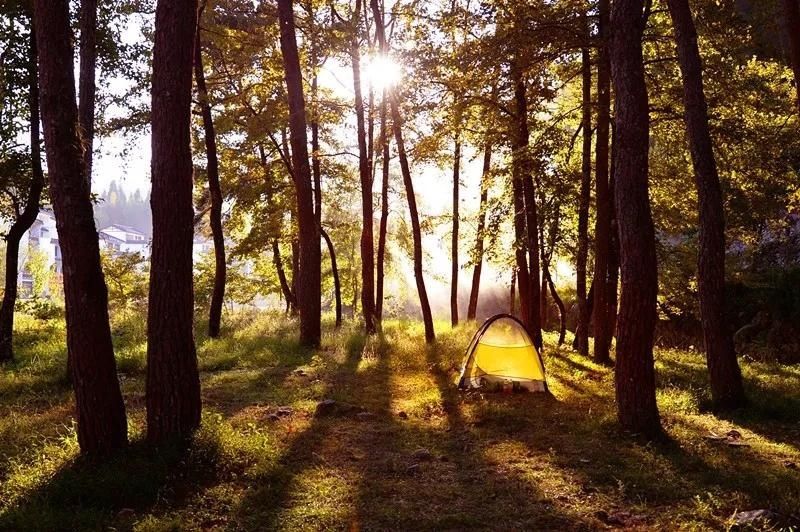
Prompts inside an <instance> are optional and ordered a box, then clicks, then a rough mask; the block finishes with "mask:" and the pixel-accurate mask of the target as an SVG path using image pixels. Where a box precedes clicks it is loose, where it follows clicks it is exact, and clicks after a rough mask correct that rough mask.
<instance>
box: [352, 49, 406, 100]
mask: <svg viewBox="0 0 800 532" xmlns="http://www.w3.org/2000/svg"><path fill="white" fill-rule="evenodd" d="M362 68H363V72H364V82H366V83H367V84H370V85H372V88H373V89H375V90H376V91H378V92H380V91H382V90H383V89H390V88H392V87H394V86H395V85H397V84H398V83H399V82H400V79H401V78H402V77H403V67H402V66H401V65H400V64H399V63H398V62H397V61H395V60H394V59H392V58H391V57H389V56H385V55H375V56H372V57H369V58H367V59H366V61H365V63H364V66H363V67H362Z"/></svg>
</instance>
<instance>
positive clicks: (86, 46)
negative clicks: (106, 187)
mask: <svg viewBox="0 0 800 532" xmlns="http://www.w3.org/2000/svg"><path fill="white" fill-rule="evenodd" d="M78 24H79V27H80V37H81V39H80V49H79V55H80V75H79V79H78V119H79V122H80V130H81V141H82V144H83V164H84V165H85V166H86V179H87V180H88V181H89V185H90V186H89V189H90V190H91V183H92V156H93V151H94V100H95V95H96V92H97V88H96V86H95V72H96V70H97V36H96V31H97V0H81V6H80V20H79V22H78Z"/></svg>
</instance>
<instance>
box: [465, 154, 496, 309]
mask: <svg viewBox="0 0 800 532" xmlns="http://www.w3.org/2000/svg"><path fill="white" fill-rule="evenodd" d="M491 169H492V143H491V142H490V141H488V140H487V141H486V143H485V144H484V147H483V170H482V171H481V199H480V205H479V206H478V232H477V234H476V236H475V267H474V268H473V270H472V290H470V293H469V306H468V307H467V319H468V320H474V319H475V316H476V314H477V312H478V293H479V291H480V287H481V270H482V268H483V233H484V232H485V231H486V202H487V201H488V199H489V172H491Z"/></svg>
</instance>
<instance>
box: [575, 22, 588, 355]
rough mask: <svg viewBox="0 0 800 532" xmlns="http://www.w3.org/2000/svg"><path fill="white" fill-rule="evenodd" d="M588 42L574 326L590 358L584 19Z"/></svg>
mask: <svg viewBox="0 0 800 532" xmlns="http://www.w3.org/2000/svg"><path fill="white" fill-rule="evenodd" d="M583 19H584V20H583V25H584V26H585V30H586V33H585V35H584V39H585V40H586V41H587V42H586V43H585V46H584V47H583V48H582V49H581V77H582V80H583V84H582V86H583V91H582V107H583V109H582V117H581V129H582V132H583V149H582V152H581V153H582V158H581V187H580V198H579V200H578V251H577V255H576V258H575V263H576V265H575V270H576V275H577V285H576V299H577V303H578V322H577V324H576V326H575V345H576V348H577V350H578V353H580V354H581V355H583V356H589V320H590V319H591V314H590V312H589V301H588V300H587V296H586V262H587V259H588V255H589V204H590V202H591V184H592V90H591V87H592V63H591V57H590V55H589V46H588V40H589V34H588V33H589V26H588V22H587V21H586V20H585V19H586V17H585V16H584V17H583Z"/></svg>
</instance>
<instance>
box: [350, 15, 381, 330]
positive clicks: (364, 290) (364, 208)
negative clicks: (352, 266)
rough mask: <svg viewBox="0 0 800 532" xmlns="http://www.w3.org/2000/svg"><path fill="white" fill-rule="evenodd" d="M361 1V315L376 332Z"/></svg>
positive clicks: (354, 49)
mask: <svg viewBox="0 0 800 532" xmlns="http://www.w3.org/2000/svg"><path fill="white" fill-rule="evenodd" d="M360 13H361V0H356V3H355V9H354V10H353V19H352V25H353V28H352V29H353V35H352V39H351V42H350V59H351V63H352V67H353V90H354V92H355V104H356V129H357V135H358V174H359V177H360V178H361V312H362V314H363V316H364V330H365V331H366V333H367V334H372V333H374V332H375V250H374V244H373V242H374V240H373V239H374V238H375V237H374V229H373V221H372V214H373V213H372V209H373V208H372V169H371V163H370V155H369V151H368V150H367V138H366V135H367V130H366V122H365V120H364V98H363V96H362V94H361V52H360V50H359V42H358V21H359V18H360Z"/></svg>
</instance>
